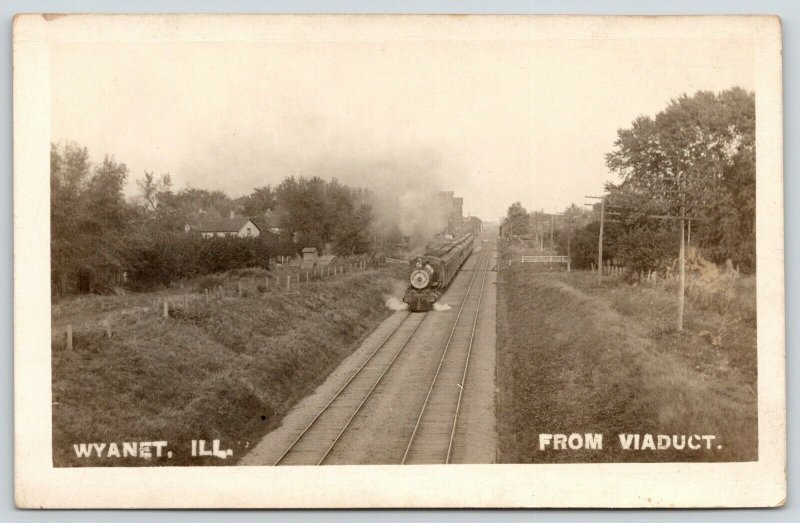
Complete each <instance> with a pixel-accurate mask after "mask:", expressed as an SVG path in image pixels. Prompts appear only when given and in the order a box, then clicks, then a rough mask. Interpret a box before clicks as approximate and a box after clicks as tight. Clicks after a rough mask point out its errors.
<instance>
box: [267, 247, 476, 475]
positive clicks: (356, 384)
mask: <svg viewBox="0 0 800 523" xmlns="http://www.w3.org/2000/svg"><path fill="white" fill-rule="evenodd" d="M485 251H486V252H488V249H487V250H485ZM483 252H484V251H481V254H480V255H479V259H478V261H477V263H476V267H479V266H480V264H481V261H482V260H483V259H484V255H483ZM485 258H486V263H485V264H484V265H485V266H487V265H488V258H489V256H488V254H487V255H486V256H485ZM478 272H480V271H478V270H474V271H473V275H472V277H471V279H470V283H469V287H468V288H467V292H466V294H465V296H464V299H463V300H462V302H461V305H460V308H459V311H458V315H457V317H456V320H455V322H454V324H453V329H452V331H451V333H450V337H449V338H448V341H447V345H446V346H445V349H444V354H443V355H442V360H444V358H445V355H446V354H447V350H448V348H449V347H450V344H451V342H452V341H453V340H454V335H453V333H454V332H455V331H456V330H457V327H458V323H459V320H460V319H461V317H462V312H463V311H464V309H465V304H466V303H467V301H468V300H470V298H471V294H470V290H471V289H472V287H473V283H474V282H475V279H476V275H477V274H478ZM483 272H484V277H483V280H484V282H485V279H486V276H485V273H486V269H485V268H484V271H483ZM481 285H483V283H482V284H481ZM481 289H482V287H481ZM481 292H482V290H481ZM479 305H480V300H478V303H477V306H479ZM476 310H477V309H476ZM429 314H431V313H424V314H418V313H406V316H405V317H404V318H403V319H402V320H401V321H400V323H398V324H397V326H396V327H394V329H392V331H391V332H390V333H389V334H388V335H387V336H386V337H384V338H383V340H381V342H380V343H379V344H378V346H377V347H376V348H375V349H374V350H373V351H372V353H370V355H369V356H368V357H367V359H366V360H365V361H364V363H362V364H361V366H360V367H359V368H358V369H357V370H356V372H355V373H353V375H352V376H351V377H350V378H349V379H348V381H347V382H346V383H345V384H344V385H342V387H341V388H340V389H339V390H338V391H337V392H336V394H335V395H334V396H333V397H332V398H331V399H330V400H329V401H328V403H326V404H325V406H324V407H323V408H322V409H321V410H320V411H319V413H317V415H316V416H315V417H314V418H313V419H312V420H311V421H310V422H309V423H308V424H307V425H306V426H305V427H304V428H303V429H302V430H301V431H300V432H299V433H298V434H297V435H296V436H295V439H294V440H293V441H292V443H291V444H290V445H289V446H288V447H287V448H286V449H285V450H284V451H283V453H282V454H281V455H280V456H279V457H278V458H277V459H276V460H275V462H274V465H276V466H277V465H323V464H325V461H326V460H327V459H328V457H329V456H330V455H331V453H332V451H333V450H334V448H335V447H336V445H337V444H338V443H339V441H340V440H341V439H342V437H343V436H344V434H345V433H346V432H347V430H348V429H349V428H350V426H351V424H352V423H353V420H354V419H356V417H357V416H358V414H359V412H361V410H362V407H364V405H365V404H366V403H367V400H369V398H370V397H371V395H372V393H373V392H374V391H375V390H376V389H377V388H378V385H379V384H380V383H381V382H382V381H383V379H384V377H385V376H387V374H388V373H389V371H390V370H391V369H392V367H393V365H394V363H395V362H396V361H397V359H398V358H399V357H400V355H401V354H402V353H403V351H404V350H405V349H406V347H407V346H408V345H409V344H410V342H411V340H412V339H413V338H414V335H415V334H416V332H417V331H418V330H419V328H420V326H421V325H422V323H423V322H424V321H425V319H426V318H427V317H428V315H429ZM475 317H476V321H477V312H476V315H475ZM472 334H473V335H474V326H473V329H472ZM470 348H471V341H470ZM468 350H469V349H468ZM468 359H469V357H468V356H467V361H468ZM441 369H442V361H440V363H439V368H438V369H437V375H438V374H439V372H440V370H441ZM466 372H467V367H466V366H465V367H464V368H463V376H464V377H465V376H466ZM462 382H463V378H462V379H461V380H460V381H459V383H462ZM435 383H436V378H434V384H435ZM431 388H432V389H433V384H432V385H431ZM430 398H431V392H430V391H429V393H428V397H426V399H425V404H426V405H427V404H428V402H429V400H430ZM455 401H456V403H458V404H460V401H461V395H460V394H458V398H457V399H455ZM425 408H426V407H425V405H423V413H424V412H425ZM455 408H456V412H457V410H458V406H456V407H455ZM451 411H452V409H451ZM456 416H457V414H456ZM421 418H422V414H420V419H421ZM456 419H457V418H456ZM419 426H420V420H419V419H418V420H417V427H419ZM417 427H415V430H414V432H415V433H416V432H417ZM455 427H456V421H455V419H454V422H453V425H452V435H449V436H450V442H449V443H450V445H451V446H452V437H453V436H454V434H455ZM413 439H414V436H413V435H412V441H413ZM409 447H410V444H409ZM406 454H408V449H407V450H406ZM447 454H448V456H449V449H448V451H447ZM405 461H406V458H405V456H404V458H403V462H405Z"/></svg>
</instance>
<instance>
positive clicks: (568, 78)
mask: <svg viewBox="0 0 800 523" xmlns="http://www.w3.org/2000/svg"><path fill="white" fill-rule="evenodd" d="M502 36H503V35H502V34H498V35H497V38H496V39H485V38H482V39H479V40H474V41H472V40H470V39H468V38H466V39H465V38H463V37H460V38H458V39H447V38H434V39H425V38H398V39H392V38H389V37H387V38H372V39H364V38H359V39H353V40H352V41H347V39H342V38H337V39H333V40H330V41H328V40H326V39H324V38H320V39H312V40H309V39H305V40H302V39H300V40H297V41H293V40H266V41H263V40H262V41H228V42H226V41H181V42H155V41H153V42H137V43H131V42H65V43H59V44H58V46H55V47H54V48H53V49H52V50H51V95H52V104H53V105H52V113H51V114H52V138H51V139H52V141H53V142H56V143H63V142H64V141H67V140H69V141H74V142H76V143H78V144H80V145H82V146H86V147H88V149H89V152H90V154H91V156H92V158H93V159H94V160H95V161H99V160H102V157H103V155H105V154H109V155H113V156H114V157H115V158H116V159H117V160H118V161H121V162H124V163H125V164H127V166H128V168H129V170H130V176H129V180H128V186H127V188H126V193H127V194H128V195H131V196H132V195H134V194H135V193H136V184H135V180H136V179H138V178H141V177H142V175H143V173H144V171H145V170H146V171H153V172H155V173H157V174H162V173H169V174H170V176H171V177H172V180H173V183H174V186H175V188H176V189H181V188H184V187H194V188H201V189H209V190H215V189H221V190H223V191H225V192H226V193H227V194H228V195H230V196H232V197H238V196H241V195H244V194H247V193H249V192H250V191H252V190H253V188H254V187H258V186H263V185H270V184H271V185H276V184H278V183H280V181H281V180H282V179H283V178H284V177H286V176H289V175H302V176H320V177H323V178H326V179H327V178H331V177H336V178H338V179H339V180H340V181H342V182H344V183H347V184H351V185H357V186H364V187H369V188H372V189H374V190H377V191H383V192H385V193H387V194H388V195H390V196H391V195H394V194H397V195H400V194H403V193H405V192H408V191H413V190H424V189H425V188H433V189H437V190H452V191H455V193H456V196H461V197H463V198H464V214H465V215H466V214H467V213H469V214H471V215H476V216H479V217H481V218H482V219H484V220H489V221H493V220H497V219H498V218H499V217H500V216H501V215H503V214H504V213H505V210H506V208H507V207H508V206H509V205H510V204H511V203H512V202H514V201H520V202H522V204H523V205H524V206H525V207H526V208H528V209H529V210H534V209H537V210H538V209H544V210H545V211H548V212H554V211H560V210H563V209H564V208H565V207H567V206H568V205H569V204H571V203H576V204H577V205H579V206H582V204H583V203H584V202H585V201H586V200H585V199H584V195H588V194H598V193H599V192H600V191H602V187H603V183H604V182H605V181H607V180H616V178H615V176H614V175H613V174H612V173H610V172H609V171H608V169H607V168H606V167H605V154H606V153H608V152H610V151H611V150H612V148H613V142H614V140H615V137H616V133H617V130H618V129H620V128H624V127H628V126H630V124H631V122H632V121H633V119H634V118H636V117H637V116H639V115H642V114H645V115H651V116H653V115H655V114H656V113H657V112H658V111H660V110H661V109H663V108H664V107H665V106H666V105H667V104H668V103H669V101H670V99H672V98H676V97H678V96H680V95H681V94H683V93H689V94H692V93H694V92H696V91H698V90H711V91H720V90H723V89H728V88H731V87H733V86H741V87H744V88H746V89H748V90H752V89H753V84H754V79H753V70H754V64H753V53H752V49H751V48H750V47H748V44H747V42H737V41H735V40H730V39H728V40H724V41H720V40H719V39H711V38H708V39H705V38H704V37H703V35H698V36H697V38H696V39H692V40H691V41H687V39H686V38H683V39H678V38H676V39H670V38H657V37H653V38H638V39H636V40H635V41H634V40H630V39H622V38H620V39H614V38H602V39H601V38H595V39H587V38H584V39H544V38H537V39H530V40H526V39H520V38H509V39H504V38H503V37H502Z"/></svg>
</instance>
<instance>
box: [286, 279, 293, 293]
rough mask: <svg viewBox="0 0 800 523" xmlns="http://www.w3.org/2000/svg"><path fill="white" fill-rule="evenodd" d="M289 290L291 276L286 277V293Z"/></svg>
mask: <svg viewBox="0 0 800 523" xmlns="http://www.w3.org/2000/svg"><path fill="white" fill-rule="evenodd" d="M291 289H292V276H291V275H289V276H287V277H286V290H287V291H288V290H291Z"/></svg>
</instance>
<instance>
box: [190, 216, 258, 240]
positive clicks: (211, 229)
mask: <svg viewBox="0 0 800 523" xmlns="http://www.w3.org/2000/svg"><path fill="white" fill-rule="evenodd" d="M187 230H194V231H196V232H198V233H200V235H201V236H203V238H212V237H215V236H218V237H222V236H239V237H240V238H257V237H258V236H260V235H261V228H260V227H259V226H258V225H256V223H255V222H254V221H253V220H251V219H250V218H247V217H245V216H234V217H231V218H207V219H205V220H203V222H202V223H200V224H199V225H197V226H196V227H191V228H190V229H189V228H188V226H187Z"/></svg>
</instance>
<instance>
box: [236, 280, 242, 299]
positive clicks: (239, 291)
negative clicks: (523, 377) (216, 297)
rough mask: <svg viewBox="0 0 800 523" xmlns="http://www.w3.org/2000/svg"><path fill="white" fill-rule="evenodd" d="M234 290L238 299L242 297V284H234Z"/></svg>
mask: <svg viewBox="0 0 800 523" xmlns="http://www.w3.org/2000/svg"><path fill="white" fill-rule="evenodd" d="M236 290H237V292H238V293H239V297H240V298H241V297H242V282H236Z"/></svg>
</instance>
